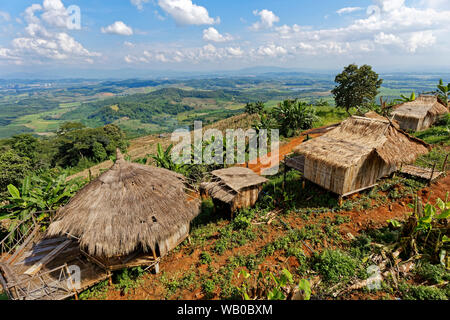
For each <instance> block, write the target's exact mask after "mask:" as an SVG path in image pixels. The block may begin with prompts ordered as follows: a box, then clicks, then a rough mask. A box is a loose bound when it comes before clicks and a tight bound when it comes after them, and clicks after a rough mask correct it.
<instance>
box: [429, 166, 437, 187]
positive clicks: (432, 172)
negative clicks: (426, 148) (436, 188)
mask: <svg viewBox="0 0 450 320" xmlns="http://www.w3.org/2000/svg"><path fill="white" fill-rule="evenodd" d="M435 169H436V163H434V165H433V170H431V176H430V181H429V184H431V182H432V181H433V176H434V170H435Z"/></svg>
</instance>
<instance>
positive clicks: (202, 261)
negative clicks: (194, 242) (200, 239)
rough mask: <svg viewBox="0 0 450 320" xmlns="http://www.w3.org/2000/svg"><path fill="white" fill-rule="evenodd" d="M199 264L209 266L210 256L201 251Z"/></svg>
mask: <svg viewBox="0 0 450 320" xmlns="http://www.w3.org/2000/svg"><path fill="white" fill-rule="evenodd" d="M199 262H200V264H210V263H211V262H212V258H211V255H210V254H209V253H208V252H205V251H203V252H202V253H201V254H200V259H199Z"/></svg>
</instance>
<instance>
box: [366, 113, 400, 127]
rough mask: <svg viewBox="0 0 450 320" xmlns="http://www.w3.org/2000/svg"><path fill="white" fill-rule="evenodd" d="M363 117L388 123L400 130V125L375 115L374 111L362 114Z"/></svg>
mask: <svg viewBox="0 0 450 320" xmlns="http://www.w3.org/2000/svg"><path fill="white" fill-rule="evenodd" d="M364 117H366V118H370V119H375V120H382V121H390V122H391V123H392V124H393V125H394V126H395V127H396V128H400V125H399V124H398V122H397V121H396V120H393V119H388V118H386V117H384V116H382V115H381V114H378V113H376V112H375V111H369V112H366V113H365V114H364Z"/></svg>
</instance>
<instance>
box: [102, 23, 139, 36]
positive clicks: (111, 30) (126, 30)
mask: <svg viewBox="0 0 450 320" xmlns="http://www.w3.org/2000/svg"><path fill="white" fill-rule="evenodd" d="M101 31H102V33H108V34H117V35H121V36H131V35H133V29H132V28H131V27H129V26H127V25H126V24H125V23H124V22H123V21H116V22H114V23H113V24H112V25H110V26H107V27H102V29H101Z"/></svg>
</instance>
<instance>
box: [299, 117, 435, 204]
mask: <svg viewBox="0 0 450 320" xmlns="http://www.w3.org/2000/svg"><path fill="white" fill-rule="evenodd" d="M429 148H430V147H429V146H428V145H427V144H426V143H425V142H423V141H422V140H420V139H417V138H414V137H411V136H409V135H408V134H407V133H405V132H404V131H402V130H400V129H398V128H396V127H395V126H394V125H392V124H391V123H390V122H389V121H387V120H386V121H385V120H381V119H370V118H365V117H356V116H353V117H351V118H349V119H347V120H345V121H343V122H342V123H341V124H340V125H339V126H338V127H337V128H336V129H333V130H331V131H329V132H327V133H325V134H324V135H323V136H320V137H318V138H315V139H312V140H309V141H307V142H304V143H302V144H301V145H300V146H298V147H297V148H295V149H294V152H295V153H296V154H298V157H296V158H294V159H296V161H295V162H296V163H298V164H301V166H302V167H301V168H298V169H299V170H301V171H302V172H303V174H304V178H305V179H307V180H310V181H312V182H314V183H316V184H318V185H320V186H322V187H324V188H325V189H327V190H330V191H332V192H334V193H336V194H338V195H340V196H346V195H348V194H351V193H354V192H357V191H360V190H363V189H366V188H368V187H371V186H373V185H374V184H375V183H376V181H377V179H379V178H381V177H383V176H386V175H388V174H390V173H392V172H394V171H395V170H396V167H397V166H398V165H399V164H400V163H411V162H413V161H415V159H416V157H417V156H418V155H421V154H424V153H427V152H428V151H429Z"/></svg>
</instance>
